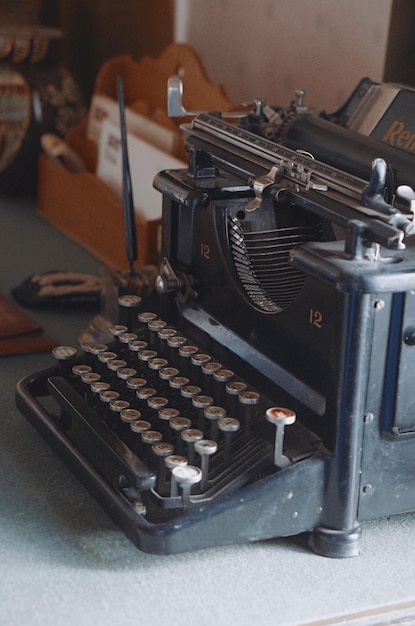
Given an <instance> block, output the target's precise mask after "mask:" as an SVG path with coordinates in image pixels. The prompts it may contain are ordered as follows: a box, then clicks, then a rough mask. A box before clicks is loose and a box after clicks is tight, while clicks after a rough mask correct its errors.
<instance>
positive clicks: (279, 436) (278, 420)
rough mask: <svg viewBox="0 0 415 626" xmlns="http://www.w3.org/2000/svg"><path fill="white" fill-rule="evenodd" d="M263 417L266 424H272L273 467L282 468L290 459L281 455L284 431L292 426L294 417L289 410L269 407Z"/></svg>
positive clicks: (292, 412)
mask: <svg viewBox="0 0 415 626" xmlns="http://www.w3.org/2000/svg"><path fill="white" fill-rule="evenodd" d="M265 416H266V418H267V420H268V422H271V424H274V425H275V427H276V431H275V444H274V465H276V466H277V467H280V468H283V467H287V465H289V464H290V459H289V458H288V457H287V456H285V454H283V445H284V429H285V427H286V426H288V425H290V424H294V422H295V419H296V415H295V413H294V411H292V410H291V409H287V408H285V407H278V406H276V407H271V408H269V409H267V411H266V413H265Z"/></svg>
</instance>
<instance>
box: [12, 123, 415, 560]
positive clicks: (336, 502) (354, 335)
mask: <svg viewBox="0 0 415 626" xmlns="http://www.w3.org/2000/svg"><path fill="white" fill-rule="evenodd" d="M188 134H189V137H188V144H189V146H190V152H191V155H190V167H189V170H180V171H169V172H163V173H160V174H159V176H158V177H157V179H156V181H155V185H156V187H157V188H158V189H159V191H161V192H162V193H163V250H162V254H163V259H164V261H163V263H164V266H163V263H162V268H161V278H163V273H164V278H165V279H166V271H167V273H168V272H169V271H170V270H172V272H173V280H172V283H173V286H172V285H171V284H167V283H168V282H169V281H168V280H167V281H165V283H164V286H163V285H161V288H160V291H161V292H163V293H162V295H160V300H159V313H160V317H163V318H165V319H166V320H167V321H168V322H169V323H174V324H176V325H177V327H178V328H179V329H180V328H185V329H186V331H188V332H189V333H190V337H191V338H192V339H193V341H197V342H198V344H199V345H200V346H202V347H205V348H206V349H207V348H208V347H210V348H212V346H214V351H215V353H217V354H218V355H219V356H221V355H222V356H226V363H227V364H228V363H229V365H230V366H232V367H234V369H235V371H236V372H239V371H241V368H242V369H246V370H247V372H248V373H249V374H252V375H253V377H254V381H255V386H256V387H257V388H259V389H261V391H262V390H264V392H265V393H266V394H267V395H268V396H269V397H272V400H274V398H275V399H276V401H277V402H276V403H277V404H279V405H281V402H290V403H291V405H292V406H293V407H294V408H295V409H296V411H297V414H298V415H299V419H298V421H297V423H296V424H295V425H294V426H293V427H290V432H289V433H288V435H287V436H286V440H287V442H286V448H287V455H288V456H289V457H290V459H291V463H290V465H289V466H288V467H284V468H274V470H273V471H271V472H269V473H266V474H265V475H262V476H261V477H260V478H259V479H258V480H255V481H250V482H249V483H248V484H245V485H242V486H238V487H237V488H235V489H233V490H230V491H229V493H224V494H223V496H221V497H219V498H217V499H216V500H213V501H203V500H201V501H200V502H196V501H195V502H194V504H193V505H192V506H190V507H188V508H185V509H184V510H182V511H181V513H180V515H178V516H177V517H174V518H173V519H166V520H161V521H160V522H158V523H150V522H148V521H147V519H146V516H145V514H143V511H142V508H141V500H140V498H139V493H140V490H142V489H144V490H145V489H148V488H149V487H151V485H150V484H146V480H147V475H146V471H145V468H138V470H137V471H136V473H134V471H132V474H131V480H130V481H128V487H127V488H126V485H125V483H124V482H123V480H122V479H120V477H125V471H127V472H129V471H130V469H131V462H130V459H129V455H128V453H127V451H126V450H123V449H118V451H117V452H116V453H115V454H114V453H113V452H109V449H108V448H109V445H108V444H109V443H110V441H109V440H108V438H106V436H104V437H103V438H102V437H101V436H100V433H99V428H98V430H95V429H94V428H93V426H94V419H93V418H92V417H91V419H89V418H87V417H85V413H84V414H83V411H84V409H85V407H83V406H82V405H79V402H78V400H77V399H76V398H73V399H72V398H70V395H71V393H70V391H69V390H68V394H67V395H66V393H65V385H63V387H62V386H61V383H60V372H59V369H57V368H52V369H50V370H45V371H44V372H40V373H38V374H35V375H33V376H29V377H27V378H25V379H24V380H22V381H20V382H19V384H18V386H17V405H18V407H19V409H20V410H21V411H22V413H23V414H24V415H25V416H26V417H27V418H28V420H29V421H30V422H31V423H32V424H33V425H34V426H35V428H37V429H38V430H39V432H40V433H41V434H42V436H43V437H44V438H45V439H46V440H47V441H48V443H49V444H50V445H51V446H52V447H53V448H54V449H55V450H56V452H57V453H58V455H59V457H60V458H61V459H62V460H63V461H64V462H65V463H66V464H67V465H68V466H69V467H70V468H71V470H72V471H73V472H74V473H75V475H76V476H77V477H78V478H79V479H80V480H81V482H82V483H83V484H84V485H85V486H86V487H87V489H88V490H89V491H90V492H91V493H92V494H93V495H94V496H95V497H96V499H97V500H98V501H99V502H100V504H101V505H102V506H103V508H104V509H105V510H106V512H107V513H108V514H109V515H110V516H111V517H112V518H113V519H114V520H115V521H116V522H117V523H118V525H119V526H120V527H121V528H122V530H123V531H124V532H125V533H126V535H127V536H128V537H129V538H130V539H131V540H132V541H133V543H134V544H135V545H136V546H137V547H139V548H140V549H142V550H144V551H146V552H153V553H175V552H181V551H187V550H194V549H200V548H206V547H210V546H216V545H225V544H230V543H239V542H247V541H256V540H261V539H270V538H275V537H282V536H293V535H298V534H300V533H304V532H307V533H310V545H311V547H312V548H313V550H314V551H316V552H317V553H319V554H322V555H325V556H330V557H349V556H355V555H357V554H359V552H360V550H361V523H362V522H363V521H364V520H368V519H371V518H376V517H380V516H385V515H391V514H395V513H401V512H406V511H412V510H415V480H414V478H415V465H414V461H413V450H414V445H415V414H414V413H413V401H412V398H411V393H410V381H411V377H410V370H411V368H412V366H413V361H414V358H415V356H414V355H415V353H414V354H413V351H414V347H413V346H414V344H415V339H414V337H415V324H414V323H413V322H412V320H413V313H414V312H415V248H414V246H413V244H412V243H411V242H410V241H409V242H408V243H407V246H406V248H405V249H403V248H401V247H400V246H399V245H397V244H396V242H397V240H394V239H393V237H391V239H390V240H388V242H389V244H390V246H389V248H388V247H386V248H383V247H382V248H381V256H380V257H379V256H378V257H376V258H374V257H373V256H371V255H370V254H365V251H366V252H368V250H369V251H370V250H371V249H372V248H373V244H374V241H373V240H371V241H369V245H368V236H369V233H370V232H371V226H372V225H373V224H372V222H373V220H372V218H370V219H369V218H368V217H367V215H366V216H365V215H363V216H362V218H361V220H358V219H356V215H355V214H354V213H353V211H352V214H351V215H349V214H348V213H349V209H350V208H349V207H348V206H347V204H342V203H341V202H340V201H339V200H336V199H333V198H330V197H324V194H321V193H319V192H316V191H313V190H306V191H301V192H298V190H296V189H292V190H288V192H286V191H284V195H283V196H281V197H280V198H279V197H277V196H276V195H273V194H272V190H273V189H272V185H271V194H270V195H268V194H267V193H264V197H263V199H262V202H263V206H262V210H264V211H265V210H267V207H272V206H274V205H275V204H279V203H280V204H285V205H291V206H300V207H301V208H302V209H304V210H307V211H310V212H311V213H314V214H316V215H319V216H321V215H323V217H325V218H328V219H330V217H331V216H334V215H337V216H338V217H339V216H340V217H339V219H340V220H341V222H342V225H344V224H346V225H347V230H346V243H345V242H344V241H324V242H311V243H305V244H303V245H299V246H298V247H295V248H294V249H293V250H292V252H291V256H290V259H291V263H292V265H293V266H294V267H295V268H297V269H298V270H299V271H300V272H301V273H302V274H304V276H305V284H304V288H303V289H302V291H301V293H300V294H299V295H298V297H297V298H296V299H295V301H294V303H293V304H292V305H291V306H288V307H287V308H286V309H284V310H283V311H280V312H277V313H273V314H272V315H269V314H265V313H261V314H258V310H256V309H255V307H254V306H252V304H251V303H249V302H248V301H247V299H246V296H245V295H244V293H243V290H242V289H241V286H240V285H238V281H236V280H235V273H234V271H232V270H231V268H230V264H229V259H228V258H227V257H226V253H225V251H224V247H226V246H223V245H221V242H222V243H223V241H222V234H221V233H220V232H219V231H220V229H219V230H218V220H219V219H220V215H221V214H223V212H224V206H225V205H228V206H231V207H234V209H233V210H235V211H236V212H240V211H241V207H243V206H245V205H246V204H247V203H248V202H249V201H250V200H251V199H252V197H253V193H252V189H251V186H250V185H249V184H248V181H247V174H246V172H245V171H243V166H242V167H241V163H243V159H242V158H241V156H240V155H239V156H237V157H235V155H233V156H230V153H228V152H226V151H224V150H223V149H222V148H219V149H217V150H216V151H215V152H214V154H213V156H212V151H211V149H210V146H206V145H205V144H203V142H201V141H200V138H198V137H196V138H192V133H191V131H189V133H188ZM254 169H255V168H254ZM263 173H264V170H263V168H262V167H259V168H256V171H254V172H252V170H251V171H250V175H252V174H254V175H256V176H258V175H260V174H263ZM340 205H341V207H340V210H339V206H340ZM259 210H261V208H259ZM382 227H383V224H382V223H380V224H379V232H380V233H381V234H380V237H381V240H382V241H384V239H383V237H384V232H383V230H382ZM375 231H376V233H375V235H374V239H376V236H379V233H378V232H377V230H376V228H375ZM369 239H370V237H369ZM374 245H375V246H378V244H377V243H376V242H375V244H374ZM385 251H386V252H385ZM211 258H214V259H215V260H216V262H215V263H211V262H209V261H210V259H211ZM166 268H167V269H166ZM167 278H172V276H171V275H170V276H168V277H167ZM214 291H217V294H216V295H215V297H214V298H213V297H212V293H213V292H214ZM230 297H232V298H233V299H234V301H235V303H236V307H237V309H238V313H237V314H236V313H235V315H234V311H232V312H231V315H230V316H228V317H227V314H226V307H225V309H224V307H223V306H222V304H223V302H225V303H226V302H228V301H229V298H230ZM209 298H210V299H209ZM258 315H259V317H258ZM226 318H227V319H226ZM231 318H235V319H231ZM255 318H257V319H258V318H259V319H261V320H263V324H264V328H267V330H268V331H269V329H270V327H271V324H272V322H273V321H275V335H276V337H277V338H278V340H279V341H281V345H282V346H283V349H282V350H281V354H282V356H281V358H279V355H278V354H276V355H275V358H274V359H272V358H271V355H269V354H266V352H264V351H262V349H259V350H257V351H255V352H254V353H253V346H254V345H255V341H253V342H251V341H250V340H249V338H250V337H251V338H252V335H250V334H249V333H250V331H251V329H252V328H253V323H254V322H253V320H254V319H255ZM244 319H245V320H246V327H245V328H243V322H242V321H241V320H244ZM326 320H328V321H329V323H327V324H326ZM225 321H226V322H227V323H224V322H225ZM232 321H237V326H238V331H235V330H232V327H231V326H232V324H231V322H232ZM239 331H241V332H239ZM284 342H285V343H284ZM289 342H292V351H294V352H295V351H297V352H298V353H299V354H300V355H303V354H306V355H307V356H306V358H305V359H301V358H297V359H296V364H294V365H293V359H292V358H291V357H292V355H290V354H289ZM258 345H260V346H261V342H259V343H258ZM262 347H264V346H263V343H262ZM283 353H284V355H283ZM310 353H311V356H310ZM307 359H309V360H310V362H311V365H310V363H307ZM319 364H320V365H321V370H322V373H323V374H324V375H323V378H324V385H323V386H320V387H319V383H318V382H316V381H317V379H318V377H316V372H315V371H312V370H313V369H315V367H316V365H317V367H318V366H319ZM322 364H324V365H322ZM323 370H324V372H323ZM255 372H256V373H255ZM245 378H246V377H245ZM55 384H56V385H57V387H56V388H55ZM53 389H54V393H53V394H52V395H54V396H55V398H56V396H57V395H60V396H61V400H62V403H61V407H62V406H63V413H62V414H61V415H60V416H59V417H58V418H56V416H54V414H53V411H49V410H48V409H47V408H45V407H44V406H43V399H44V398H45V397H46V398H48V397H49V396H50V395H51V393H52V390H53ZM72 400H73V401H72ZM67 412H69V414H70V416H71V419H72V420H75V421H76V423H77V424H78V426H79V428H80V429H81V430H82V432H83V435H84V436H85V438H86V440H87V441H86V443H84V444H82V443H81V444H80V445H75V444H74V443H73V442H72V441H71V440H70V439H69V438H68V437H67V436H66V434H65V429H64V428H61V423H62V420H64V418H65V414H66V413H67ZM302 415H304V418H303V417H302ZM319 420H320V422H319ZM291 428H292V430H291ZM304 446H305V448H307V450H308V452H307V453H306V454H304V453H302V454H300V456H299V457H298V458H296V450H297V449H300V450H301V449H302V447H304ZM94 448H95V449H96V450H98V453H96V452H94ZM97 456H98V457H99V456H101V457H103V458H104V459H107V458H108V460H109V465H111V467H112V466H114V467H113V468H112V469H111V471H110V470H108V472H107V471H106V469H103V466H102V463H101V466H100V467H99V464H97V463H96V462H95V461H96V457H97ZM104 465H106V463H105V462H104Z"/></svg>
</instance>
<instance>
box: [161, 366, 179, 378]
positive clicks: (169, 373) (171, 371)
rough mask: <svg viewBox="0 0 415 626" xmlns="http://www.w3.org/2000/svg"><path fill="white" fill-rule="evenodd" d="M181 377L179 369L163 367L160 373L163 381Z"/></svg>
mask: <svg viewBox="0 0 415 626" xmlns="http://www.w3.org/2000/svg"><path fill="white" fill-rule="evenodd" d="M178 375H179V370H178V369H177V367H170V366H168V367H162V368H161V370H160V371H159V376H160V378H161V380H167V381H169V380H171V379H172V378H173V377H174V376H178Z"/></svg>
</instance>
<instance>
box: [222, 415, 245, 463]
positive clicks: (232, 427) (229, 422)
mask: <svg viewBox="0 0 415 626" xmlns="http://www.w3.org/2000/svg"><path fill="white" fill-rule="evenodd" d="M240 427H241V423H240V421H239V420H237V419H236V418H234V417H223V418H222V419H220V420H219V421H218V428H219V429H220V430H221V431H222V432H223V435H224V448H223V464H224V465H225V467H227V466H228V465H229V463H230V462H231V445H232V436H233V434H234V433H236V432H237V431H238V430H239V429H240Z"/></svg>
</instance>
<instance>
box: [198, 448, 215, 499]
mask: <svg viewBox="0 0 415 626" xmlns="http://www.w3.org/2000/svg"><path fill="white" fill-rule="evenodd" d="M194 447H195V451H196V452H197V453H198V454H199V455H200V459H201V461H200V463H201V465H200V469H201V470H202V480H201V484H200V490H201V491H206V487H207V484H208V479H209V457H210V456H212V454H215V452H216V451H217V449H218V444H217V443H216V441H212V440H211V439H199V441H196V442H195V444H194Z"/></svg>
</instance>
